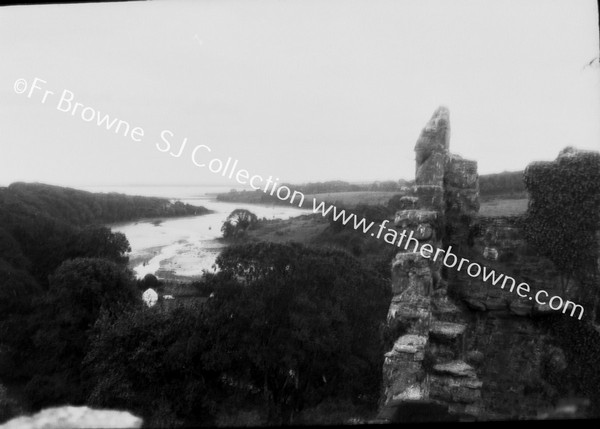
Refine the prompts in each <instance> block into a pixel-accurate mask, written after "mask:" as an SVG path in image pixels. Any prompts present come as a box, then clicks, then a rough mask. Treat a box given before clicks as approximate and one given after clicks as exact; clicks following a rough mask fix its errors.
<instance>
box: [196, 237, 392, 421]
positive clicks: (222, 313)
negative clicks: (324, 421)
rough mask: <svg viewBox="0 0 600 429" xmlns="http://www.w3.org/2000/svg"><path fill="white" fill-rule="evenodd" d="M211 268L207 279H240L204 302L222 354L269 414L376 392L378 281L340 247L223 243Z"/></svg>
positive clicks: (284, 414)
mask: <svg viewBox="0 0 600 429" xmlns="http://www.w3.org/2000/svg"><path fill="white" fill-rule="evenodd" d="M217 265H218V266H219V268H220V269H221V272H220V273H219V274H218V275H217V276H216V277H215V278H214V279H213V281H217V280H220V281H228V280H227V279H238V280H239V281H240V284H239V286H238V287H237V291H236V292H235V293H232V289H231V287H230V288H226V292H225V293H224V294H223V295H222V294H221V293H220V290H219V289H216V292H215V298H214V299H213V300H211V301H209V307H208V308H209V309H210V310H209V311H210V314H211V316H212V317H213V322H212V323H213V326H215V328H214V329H216V330H217V332H218V333H217V337H218V338H225V337H226V338H228V341H226V342H223V343H220V344H222V345H223V347H224V348H223V350H222V352H223V353H227V354H228V355H230V356H231V358H232V359H233V360H234V361H235V362H237V364H236V365H234V366H233V368H232V370H233V371H234V372H235V376H236V377H239V378H244V379H247V380H248V381H249V382H250V383H251V384H252V385H254V386H257V387H259V388H260V389H261V390H262V392H263V394H264V398H265V401H266V402H267V404H268V407H269V410H270V411H271V416H272V418H273V419H275V420H277V419H281V421H282V422H286V421H289V419H290V418H291V417H292V414H293V413H294V412H296V411H298V410H300V409H302V407H303V406H305V405H306V404H310V403H312V404H314V403H318V402H319V401H321V400H323V399H324V398H326V397H328V396H330V395H334V394H335V395H341V396H343V395H348V396H349V397H356V395H358V394H363V395H369V394H373V395H376V394H377V393H378V386H379V379H380V377H379V372H380V368H381V361H380V360H381V356H382V350H381V347H380V342H379V335H378V332H379V327H380V324H381V323H382V322H383V320H384V318H385V314H386V311H387V305H388V304H389V301H388V300H389V290H388V288H387V284H386V282H385V281H383V279H382V278H380V277H379V276H377V275H376V274H375V273H374V272H372V271H370V270H368V269H366V268H364V267H362V265H361V263H360V262H359V261H358V260H356V259H355V258H353V257H352V256H350V255H348V254H347V253H345V252H341V251H333V250H327V249H315V248H307V247H303V246H301V245H297V244H288V245H277V244H272V243H259V244H247V245H242V246H233V247H229V248H227V249H226V250H225V251H224V252H223V253H222V254H221V255H220V256H219V257H218V259H217ZM229 281H231V280H229ZM232 287H233V289H234V290H235V289H236V287H235V286H232ZM218 344H219V343H218Z"/></svg>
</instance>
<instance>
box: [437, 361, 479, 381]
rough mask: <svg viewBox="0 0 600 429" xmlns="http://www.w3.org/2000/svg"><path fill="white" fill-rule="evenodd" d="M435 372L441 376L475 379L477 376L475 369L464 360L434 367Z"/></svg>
mask: <svg viewBox="0 0 600 429" xmlns="http://www.w3.org/2000/svg"><path fill="white" fill-rule="evenodd" d="M433 371H434V372H437V373H440V374H449V375H453V376H455V377H470V378H474V377H475V376H476V375H475V371H474V370H473V367H472V366H471V365H469V364H468V363H466V362H464V361H462V360H455V361H452V362H448V363H444V364H438V365H434V367H433Z"/></svg>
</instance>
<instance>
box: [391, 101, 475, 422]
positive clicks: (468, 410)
mask: <svg viewBox="0 0 600 429" xmlns="http://www.w3.org/2000/svg"><path fill="white" fill-rule="evenodd" d="M449 142H450V121H449V112H448V109H446V108H445V107H440V108H438V109H437V110H436V111H435V113H434V114H433V116H432V118H431V119H430V121H429V122H428V123H427V125H426V126H425V128H424V129H423V131H422V133H421V135H420V137H419V139H418V141H417V144H416V147H415V152H416V177H415V187H414V189H413V190H412V193H411V195H409V196H405V197H403V198H402V199H401V210H399V211H398V212H397V213H396V216H395V220H394V223H395V226H396V228H397V229H398V230H405V231H406V233H407V235H408V234H410V232H411V231H412V232H413V236H414V237H415V238H417V239H418V241H419V246H422V245H424V244H430V245H431V246H432V247H433V248H434V249H435V248H446V247H447V246H448V245H452V246H453V248H457V249H458V250H459V249H460V247H461V246H462V245H463V244H466V243H467V239H468V234H469V230H470V228H471V223H472V219H473V217H474V216H475V215H476V214H477V211H478V210H479V181H478V174H477V163H476V162H474V161H469V160H465V159H462V158H461V157H459V156H457V155H452V154H450V153H449ZM412 250H415V249H413V248H412V246H410V247H409V249H408V251H405V250H401V251H400V252H399V253H398V254H397V255H396V256H395V258H394V260H393V261H392V291H393V298H392V303H391V305H390V308H389V312H388V319H387V323H388V327H390V328H391V330H392V331H394V332H398V333H399V336H398V338H397V339H396V340H395V343H394V345H393V347H392V350H390V351H389V352H387V353H386V354H385V360H384V365H383V398H382V402H383V408H384V409H385V408H386V407H388V408H389V407H392V406H397V405H398V404H401V403H403V402H406V403H422V404H434V405H435V406H437V407H438V408H439V406H442V407H443V409H444V410H446V412H447V413H448V415H450V416H455V417H456V418H458V419H469V418H474V417H476V416H478V415H479V414H480V410H481V387H482V382H481V381H480V380H479V379H478V377H477V374H476V371H475V370H474V368H473V367H471V366H470V365H469V364H468V363H466V362H465V348H464V333H465V330H466V328H467V323H466V321H465V320H464V318H463V315H462V312H461V310H460V309H459V308H458V307H457V306H456V305H455V304H454V303H453V302H452V301H451V300H450V299H449V298H448V296H447V281H446V280H445V278H444V275H443V272H442V261H441V260H438V261H436V262H432V260H431V259H428V258H424V257H423V256H422V255H421V254H420V253H419V250H418V249H416V250H417V251H416V252H413V251H412Z"/></svg>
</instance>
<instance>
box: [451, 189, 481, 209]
mask: <svg viewBox="0 0 600 429" xmlns="http://www.w3.org/2000/svg"><path fill="white" fill-rule="evenodd" d="M445 200H446V212H457V213H461V214H462V213H465V214H468V215H470V216H474V215H475V214H476V213H478V212H479V207H480V204H479V191H478V190H475V189H460V188H454V187H451V186H446V188H445Z"/></svg>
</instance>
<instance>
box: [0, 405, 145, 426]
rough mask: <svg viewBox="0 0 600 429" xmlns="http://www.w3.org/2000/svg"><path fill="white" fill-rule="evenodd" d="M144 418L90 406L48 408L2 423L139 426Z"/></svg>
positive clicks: (14, 424)
mask: <svg viewBox="0 0 600 429" xmlns="http://www.w3.org/2000/svg"><path fill="white" fill-rule="evenodd" d="M141 426H142V419H141V418H139V417H136V416H134V415H133V414H131V413H128V412H126V411H114V410H95V409H92V408H88V407H71V406H66V407H56V408H47V409H45V410H42V411H40V412H39V413H36V414H34V415H32V416H21V417H17V418H14V419H12V420H10V421H8V422H7V423H5V424H3V425H0V428H2V429H23V428H28V429H70V428H139V427H141Z"/></svg>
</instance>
